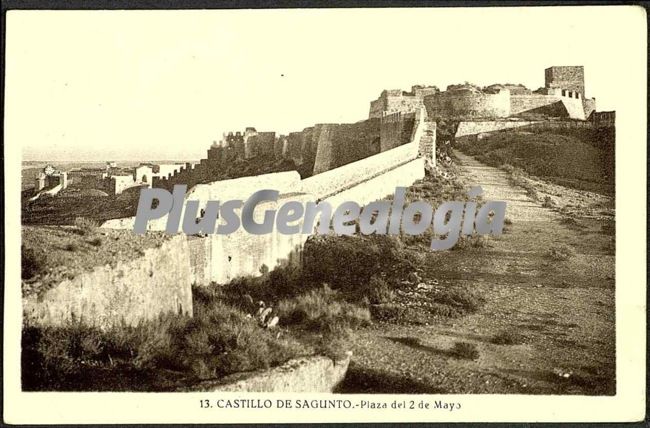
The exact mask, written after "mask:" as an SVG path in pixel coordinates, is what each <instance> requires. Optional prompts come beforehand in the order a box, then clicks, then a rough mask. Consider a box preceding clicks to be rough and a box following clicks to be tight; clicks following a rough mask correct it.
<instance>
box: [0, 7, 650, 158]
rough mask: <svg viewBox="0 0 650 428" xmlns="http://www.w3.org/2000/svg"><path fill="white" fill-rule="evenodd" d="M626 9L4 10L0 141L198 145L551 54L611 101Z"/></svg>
mask: <svg viewBox="0 0 650 428" xmlns="http://www.w3.org/2000/svg"><path fill="white" fill-rule="evenodd" d="M626 20H628V21H629V20H635V22H636V21H644V20H645V15H644V12H643V10H642V9H641V8H638V7H616V8H613V7H589V8H585V7H570V8H567V7H562V8H559V7H544V8H480V9H479V8H453V9H424V8H421V9H420V8H418V9H327V10H325V9H321V10H316V9H305V10H300V9H296V10H235V11H215V10H213V11H10V12H8V15H7V29H6V30H7V39H6V43H7V49H6V53H7V57H6V80H5V82H6V85H5V102H6V104H5V142H6V143H7V144H16V145H19V146H20V147H21V148H22V153H23V160H51V161H57V160H59V161H61V160H76V161H81V160H89V161H90V160H97V161H103V160H109V159H110V160H162V159H167V160H170V159H183V160H198V159H200V158H202V157H205V154H206V151H207V149H208V148H209V146H210V145H211V143H212V142H213V141H218V140H219V139H220V138H221V136H222V133H223V132H227V131H238V130H242V131H243V129H244V128H245V127H247V126H254V127H256V128H257V129H258V130H260V131H276V132H278V133H288V132H291V131H299V130H302V129H303V128H305V127H307V126H311V125H313V124H315V123H345V122H356V121H359V120H363V119H365V118H367V116H368V109H369V103H370V101H371V100H372V99H375V98H377V97H378V95H379V94H380V92H381V91H382V90H383V89H405V90H407V89H409V88H410V87H411V86H412V85H414V84H428V85H437V86H438V87H440V88H445V87H446V86H447V85H448V84H452V83H459V82H465V81H469V82H472V83H475V84H478V85H482V86H483V85H488V84H491V83H523V84H524V85H526V86H528V87H529V88H531V89H537V88H539V87H541V86H543V85H544V69H545V68H547V67H549V66H552V65H584V67H585V81H586V82H585V86H586V93H587V96H588V97H596V102H597V108H598V110H616V109H617V106H618V105H619V104H620V103H621V100H622V98H621V97H624V94H623V93H622V88H623V87H624V86H625V77H626V73H628V69H626V67H627V64H630V63H629V58H627V55H628V53H627V52H626V49H625V46H626V44H629V43H630V41H634V40H636V39H635V38H636V37H637V36H638V35H639V32H638V31H637V30H638V29H636V27H637V26H634V25H625V24H626V22H628V21H626ZM642 34H643V37H644V38H645V33H642ZM639 43H641V40H640V41H639ZM644 43H645V42H644ZM635 64H636V63H635Z"/></svg>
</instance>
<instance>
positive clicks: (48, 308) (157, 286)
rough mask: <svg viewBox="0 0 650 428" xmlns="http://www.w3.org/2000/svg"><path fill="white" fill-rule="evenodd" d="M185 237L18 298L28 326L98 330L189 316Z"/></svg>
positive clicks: (188, 280)
mask: <svg viewBox="0 0 650 428" xmlns="http://www.w3.org/2000/svg"><path fill="white" fill-rule="evenodd" d="M189 255H190V252H189V248H188V245H187V240H186V239H185V237H181V236H177V237H174V238H172V239H171V240H169V241H167V242H165V243H164V244H163V245H162V246H161V247H160V248H150V249H147V250H145V251H144V255H143V256H142V257H140V258H138V259H136V260H132V261H128V262H118V263H117V265H116V266H115V267H111V266H108V265H106V266H99V267H96V268H95V269H93V270H92V271H90V272H84V273H82V274H80V275H78V276H76V277H74V278H73V279H70V280H64V281H62V282H61V283H59V284H58V285H57V286H55V287H52V288H49V289H48V290H46V291H43V292H41V293H39V294H30V295H26V296H24V297H23V314H24V319H25V322H26V323H27V324H28V325H53V326H58V325H65V324H67V323H69V322H71V321H76V322H82V323H84V324H87V325H94V326H97V327H100V328H108V327H110V326H113V325H116V324H120V323H122V322H123V323H125V324H127V325H136V324H138V323H139V322H140V321H142V320H153V319H155V318H156V317H158V316H159V315H160V314H162V313H166V312H174V313H185V314H189V315H191V314H192V288H191V287H192V273H191V263H190V258H189V257H190V256H189Z"/></svg>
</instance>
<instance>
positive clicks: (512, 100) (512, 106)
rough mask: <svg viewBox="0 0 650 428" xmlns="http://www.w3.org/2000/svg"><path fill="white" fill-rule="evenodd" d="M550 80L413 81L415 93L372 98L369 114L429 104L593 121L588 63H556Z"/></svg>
mask: <svg viewBox="0 0 650 428" xmlns="http://www.w3.org/2000/svg"><path fill="white" fill-rule="evenodd" d="M544 77H545V85H544V87H543V88H539V89H537V90H535V91H531V90H530V89H528V88H526V87H525V86H523V85H513V84H493V85H490V86H487V87H484V88H479V87H478V86H475V85H472V84H469V83H465V84H459V85H449V86H448V87H447V90H446V91H440V90H439V89H438V88H437V87H435V86H413V87H412V88H411V91H410V92H406V91H402V90H399V89H391V90H385V91H383V92H382V93H381V95H380V96H379V98H377V99H376V100H374V101H372V102H371V103H370V114H369V117H383V116H384V115H386V114H391V113H396V112H400V113H411V112H414V111H416V110H417V109H419V108H422V107H424V108H426V110H427V113H428V115H429V117H431V118H434V119H435V118H460V117H464V118H475V119H477V118H507V117H513V116H515V117H522V118H526V117H531V116H540V115H541V116H547V117H556V118H568V119H576V120H587V119H589V118H590V116H591V114H592V113H593V112H594V111H595V110H596V99H595V98H587V97H586V95H585V82H584V67H583V66H554V67H549V68H547V69H546V70H545V73H544Z"/></svg>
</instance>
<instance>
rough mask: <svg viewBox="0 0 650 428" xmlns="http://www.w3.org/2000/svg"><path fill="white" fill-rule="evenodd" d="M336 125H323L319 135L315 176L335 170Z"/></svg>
mask: <svg viewBox="0 0 650 428" xmlns="http://www.w3.org/2000/svg"><path fill="white" fill-rule="evenodd" d="M335 126H336V125H334V124H323V125H321V126H320V129H319V130H320V132H319V133H318V143H317V149H316V159H315V160H314V175H315V174H320V173H321V172H324V171H327V170H330V169H332V168H334V162H335V159H334V147H333V145H334V142H333V135H332V134H333V132H334V127H335Z"/></svg>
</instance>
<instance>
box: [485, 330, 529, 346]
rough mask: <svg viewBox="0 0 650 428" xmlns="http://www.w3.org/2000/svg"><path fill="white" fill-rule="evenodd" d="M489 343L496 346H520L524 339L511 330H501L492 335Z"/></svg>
mask: <svg viewBox="0 0 650 428" xmlns="http://www.w3.org/2000/svg"><path fill="white" fill-rule="evenodd" d="M491 341H492V343H494V344H496V345H520V344H522V343H524V342H525V338H524V337H523V336H522V335H521V334H519V333H517V332H515V331H513V330H503V331H500V332H499V333H497V334H496V335H494V337H493V338H492V340H491Z"/></svg>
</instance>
